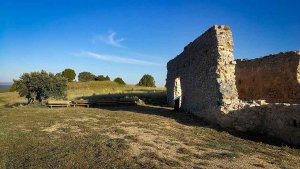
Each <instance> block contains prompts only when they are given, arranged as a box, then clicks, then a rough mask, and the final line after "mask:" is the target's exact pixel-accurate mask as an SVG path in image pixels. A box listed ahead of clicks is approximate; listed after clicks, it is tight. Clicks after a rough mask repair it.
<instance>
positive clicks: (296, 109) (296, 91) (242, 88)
mask: <svg viewBox="0 0 300 169" xmlns="http://www.w3.org/2000/svg"><path fill="white" fill-rule="evenodd" d="M233 46H234V44H233V39H232V33H231V30H230V27H229V26H213V27H212V28H210V29H208V30H207V31H206V32H205V33H204V34H202V35H201V36H200V37H198V38H197V39H196V40H194V41H193V42H191V43H190V44H188V45H187V46H186V47H185V48H184V51H183V52H182V53H181V54H179V55H178V56H177V57H175V58H174V59H172V60H170V61H169V62H168V64H167V69H168V74H167V84H166V87H167V97H168V104H170V105H171V106H174V108H175V109H180V110H182V111H184V112H190V113H193V114H195V115H197V116H199V117H201V118H204V119H206V120H208V121H209V122H211V123H215V124H218V125H220V126H222V127H226V128H234V129H236V130H239V131H251V132H258V133H264V134H267V135H270V136H274V137H277V138H281V139H283V140H285V141H287V142H290V143H292V144H298V145H300V51H291V52H282V53H278V54H275V55H269V56H265V57H261V58H257V59H252V60H236V61H235V60H234V56H233Z"/></svg>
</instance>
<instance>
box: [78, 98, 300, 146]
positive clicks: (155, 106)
mask: <svg viewBox="0 0 300 169" xmlns="http://www.w3.org/2000/svg"><path fill="white" fill-rule="evenodd" d="M133 96H137V97H138V98H140V99H142V100H143V101H144V102H145V103H146V104H147V105H149V106H118V105H113V106H101V107H99V108H101V109H106V110H110V111H130V112H135V113H142V114H148V115H158V116H163V117H167V118H170V119H174V120H176V121H177V122H178V123H181V124H183V125H187V126H197V127H206V128H212V129H215V130H217V131H220V132H222V131H225V132H228V133H229V134H231V135H233V136H235V137H238V138H241V139H245V140H251V141H254V142H262V143H266V144H269V145H275V146H289V147H293V148H300V146H299V145H292V144H289V143H287V142H285V141H283V140H281V139H278V138H275V137H270V136H267V135H265V134H259V133H254V132H241V131H237V130H234V129H229V128H222V127H220V126H218V125H212V124H209V123H208V122H207V121H206V120H204V119H201V118H199V117H197V116H195V115H193V114H191V113H184V112H178V111H174V110H173V108H171V107H167V106H166V105H167V99H166V93H165V92H158V93H122V94H106V95H93V96H89V97H81V98H82V99H87V100H89V101H97V100H112V99H120V98H124V97H133Z"/></svg>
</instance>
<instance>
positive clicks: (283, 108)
mask: <svg viewBox="0 0 300 169" xmlns="http://www.w3.org/2000/svg"><path fill="white" fill-rule="evenodd" d="M218 124H220V125H221V126H222V127H229V128H235V129H236V130H239V131H250V132H256V133H264V134H266V135H269V136H273V137H277V138H280V139H282V140H284V141H286V142H289V143H292V144H296V145H297V144H298V145H299V144H300V105H299V104H284V103H270V104H268V103H265V102H262V103H259V102H255V101H254V102H253V103H246V102H240V107H239V109H238V110H235V111H231V112H230V113H228V114H219V118H218Z"/></svg>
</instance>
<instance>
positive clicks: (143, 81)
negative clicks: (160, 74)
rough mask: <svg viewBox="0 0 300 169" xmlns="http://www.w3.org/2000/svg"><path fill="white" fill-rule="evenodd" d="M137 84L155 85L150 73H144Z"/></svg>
mask: <svg viewBox="0 0 300 169" xmlns="http://www.w3.org/2000/svg"><path fill="white" fill-rule="evenodd" d="M137 85H138V86H146V87H155V81H154V78H153V77H152V76H151V75H148V74H145V75H144V76H143V77H142V78H141V80H140V81H139V83H138V84H137Z"/></svg>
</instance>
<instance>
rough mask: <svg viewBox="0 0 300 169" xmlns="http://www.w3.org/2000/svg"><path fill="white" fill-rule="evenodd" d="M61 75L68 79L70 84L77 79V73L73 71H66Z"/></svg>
mask: <svg viewBox="0 0 300 169" xmlns="http://www.w3.org/2000/svg"><path fill="white" fill-rule="evenodd" d="M61 75H62V76H63V77H65V78H67V79H68V81H69V82H72V81H73V80H74V79H75V77H76V73H75V71H74V70H73V69H65V70H64V71H63V72H61Z"/></svg>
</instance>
